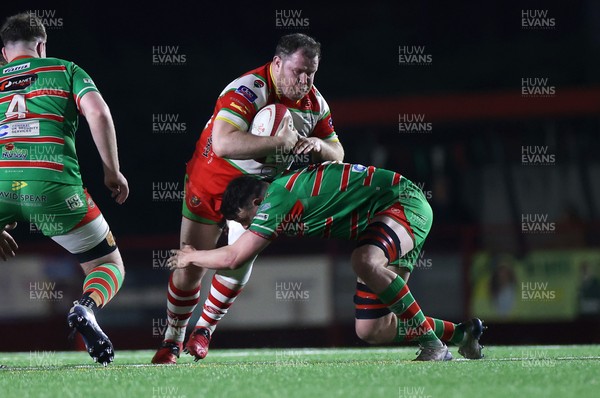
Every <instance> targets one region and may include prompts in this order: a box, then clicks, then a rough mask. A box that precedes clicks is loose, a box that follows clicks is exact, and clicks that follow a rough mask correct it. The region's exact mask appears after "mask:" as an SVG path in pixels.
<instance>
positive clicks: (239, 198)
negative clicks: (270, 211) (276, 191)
mask: <svg viewBox="0 0 600 398" xmlns="http://www.w3.org/2000/svg"><path fill="white" fill-rule="evenodd" d="M268 186H269V184H268V183H266V182H264V181H260V180H258V179H256V178H255V177H250V176H241V177H238V178H235V179H233V180H232V181H231V182H230V183H229V185H227V189H226V190H225V192H224V193H223V201H222V202H221V213H222V214H223V216H224V217H225V219H227V220H234V221H237V222H239V223H240V224H242V225H243V226H244V228H248V226H249V225H250V222H251V221H252V219H253V218H254V216H255V215H256V211H257V210H258V206H259V205H260V204H261V203H262V200H263V198H264V195H265V191H266V190H267V187H268Z"/></svg>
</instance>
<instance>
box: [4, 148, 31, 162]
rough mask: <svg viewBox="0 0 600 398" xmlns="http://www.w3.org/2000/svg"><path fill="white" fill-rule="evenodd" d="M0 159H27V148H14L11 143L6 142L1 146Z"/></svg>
mask: <svg viewBox="0 0 600 398" xmlns="http://www.w3.org/2000/svg"><path fill="white" fill-rule="evenodd" d="M2 159H8V160H13V159H17V160H24V159H27V149H19V148H15V146H14V145H13V144H6V145H4V147H3V148H2Z"/></svg>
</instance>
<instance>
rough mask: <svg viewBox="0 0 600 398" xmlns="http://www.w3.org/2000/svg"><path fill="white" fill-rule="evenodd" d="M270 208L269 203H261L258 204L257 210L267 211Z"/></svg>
mask: <svg viewBox="0 0 600 398" xmlns="http://www.w3.org/2000/svg"><path fill="white" fill-rule="evenodd" d="M270 208H271V203H263V204H261V205H260V206H258V210H257V212H263V211H267V210H269V209H270Z"/></svg>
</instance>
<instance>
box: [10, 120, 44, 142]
mask: <svg viewBox="0 0 600 398" xmlns="http://www.w3.org/2000/svg"><path fill="white" fill-rule="evenodd" d="M35 135H40V121H39V120H33V121H30V122H13V123H7V124H4V125H2V126H0V138H4V137H31V136H35Z"/></svg>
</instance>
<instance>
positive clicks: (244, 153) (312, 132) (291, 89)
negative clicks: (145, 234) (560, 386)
mask: <svg viewBox="0 0 600 398" xmlns="http://www.w3.org/2000/svg"><path fill="white" fill-rule="evenodd" d="M320 58H321V47H320V44H319V43H318V42H316V41H315V40H314V39H313V38H311V37H309V36H307V35H304V34H299V33H296V34H290V35H286V36H283V37H281V39H280V40H279V42H278V44H277V47H276V50H275V56H274V57H273V60H272V61H271V62H268V63H267V64H265V65H263V66H261V67H259V68H256V69H254V70H252V71H250V72H248V73H246V74H244V75H243V76H241V77H239V78H238V79H236V80H234V81H233V82H231V83H230V84H229V85H227V87H225V89H224V90H223V91H222V92H221V94H220V95H219V98H218V100H217V104H216V106H215V109H214V113H213V115H212V117H211V118H210V120H209V121H208V123H207V124H206V126H205V128H204V130H203V132H202V135H201V136H200V139H199V140H198V142H197V144H196V150H195V152H194V154H193V156H192V159H191V160H190V161H189V162H188V164H187V170H186V171H187V174H186V178H185V199H184V203H183V210H182V213H183V214H182V215H183V217H182V220H181V233H180V243H181V247H184V245H186V244H187V245H191V246H193V247H195V248H197V249H213V248H215V247H216V244H217V240H218V238H219V236H220V235H221V232H222V227H223V225H224V224H223V223H222V221H223V216H222V214H221V212H220V208H221V198H222V195H223V192H224V191H225V188H226V187H227V184H228V183H229V182H230V181H231V180H232V179H233V178H235V177H238V176H240V175H244V174H252V175H258V176H262V177H265V178H269V177H273V175H272V169H269V168H263V167H262V165H261V164H260V163H258V162H256V161H254V160H253V159H259V158H262V157H265V156H268V155H271V154H274V153H277V154H280V155H281V156H282V157H288V158H289V157H294V158H295V159H296V160H298V159H300V160H303V161H305V162H306V163H310V162H321V161H325V160H339V161H341V160H343V158H344V150H343V148H342V145H341V144H340V142H339V140H338V137H337V134H336V133H335V130H334V128H333V122H332V120H331V115H330V112H329V106H328V105H327V102H325V99H324V98H323V97H322V96H321V94H320V93H319V91H318V90H317V89H316V87H315V86H314V85H313V82H314V78H315V74H316V73H317V69H318V67H319V61H320ZM273 103H281V104H283V105H285V106H286V107H287V108H288V109H289V110H290V112H291V114H292V117H293V119H294V126H295V129H296V130H297V131H291V130H289V129H287V128H286V129H285V130H283V131H282V132H280V133H279V134H278V135H277V136H274V137H258V136H255V135H252V134H250V133H248V128H249V127H250V125H251V123H252V119H253V118H254V116H255V115H256V113H257V112H258V111H259V110H260V109H262V108H263V107H265V106H267V105H269V104H273ZM228 227H229V234H228V242H229V243H230V244H231V243H233V242H234V241H235V240H236V239H237V237H238V236H239V235H240V234H241V233H243V231H244V229H243V228H242V227H241V226H239V225H238V224H237V223H235V222H230V223H228ZM253 262H254V258H249V259H248V261H247V262H246V263H245V264H244V266H243V267H240V268H238V269H236V270H222V271H219V272H217V273H216V274H215V275H214V277H213V279H212V283H211V288H210V294H209V295H208V298H207V299H206V301H205V303H204V307H203V309H202V315H201V317H200V319H199V320H198V323H197V324H196V327H195V328H194V331H193V332H192V334H191V335H190V337H189V339H188V341H187V344H186V347H185V348H186V351H188V352H189V353H190V354H191V355H193V356H194V357H195V358H196V360H198V359H202V358H204V357H205V356H206V354H207V352H208V346H209V342H210V338H211V335H212V333H213V332H214V330H215V328H216V326H217V323H218V322H219V321H220V320H221V319H222V318H223V317H224V316H225V314H226V313H227V311H228V309H229V307H230V306H231V305H232V303H233V302H234V300H235V299H236V297H237V296H238V295H239V293H240V292H241V290H242V288H243V287H244V285H245V284H246V283H247V281H248V279H249V277H250V273H251V271H252V264H253ZM205 273H206V270H203V269H200V268H195V267H194V268H186V269H177V270H175V271H174V272H173V273H172V274H171V275H170V279H169V285H168V291H167V295H168V300H167V319H168V327H167V331H166V333H165V337H164V341H163V342H162V345H161V347H160V348H159V349H158V351H157V352H156V354H155V355H154V357H153V358H152V363H158V364H174V363H176V362H177V358H179V354H180V351H181V350H182V348H183V341H184V338H185V331H186V326H187V324H188V321H189V319H190V317H191V316H192V313H193V311H194V309H195V308H196V305H197V304H198V302H199V300H200V299H199V296H200V281H201V279H202V277H203V276H204V274H205Z"/></svg>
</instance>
